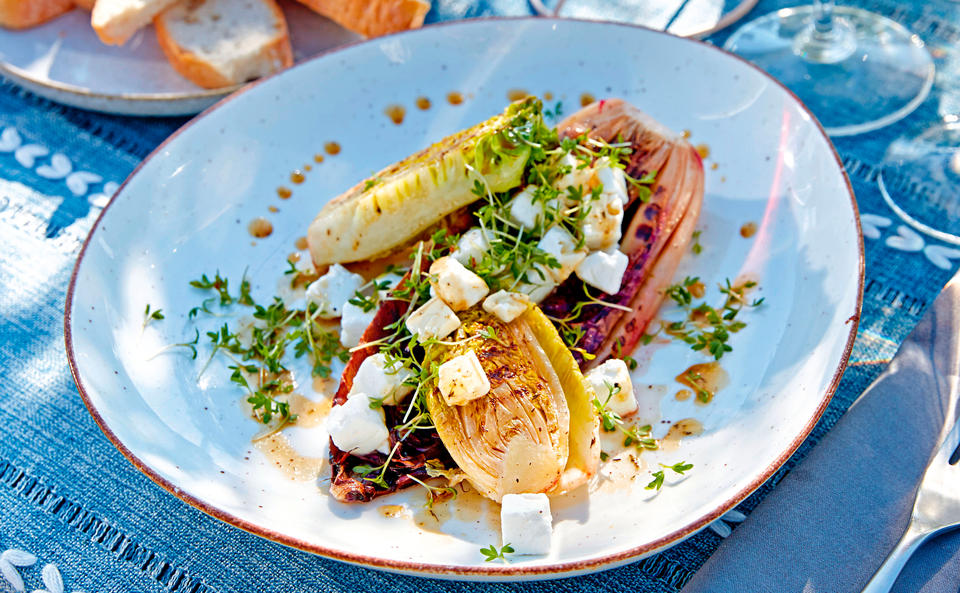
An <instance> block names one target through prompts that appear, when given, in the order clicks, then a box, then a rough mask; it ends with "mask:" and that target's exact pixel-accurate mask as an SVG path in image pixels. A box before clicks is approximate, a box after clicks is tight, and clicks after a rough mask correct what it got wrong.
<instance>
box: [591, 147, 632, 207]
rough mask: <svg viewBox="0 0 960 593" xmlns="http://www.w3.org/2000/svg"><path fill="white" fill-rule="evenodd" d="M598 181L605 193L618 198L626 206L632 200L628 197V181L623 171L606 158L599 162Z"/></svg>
mask: <svg viewBox="0 0 960 593" xmlns="http://www.w3.org/2000/svg"><path fill="white" fill-rule="evenodd" d="M596 175H597V181H598V182H599V183H600V185H602V186H603V193H605V194H608V195H611V196H616V198H617V199H619V200H620V202H621V203H622V204H623V205H624V206H626V204H627V201H628V200H629V199H630V198H629V196H628V195H627V179H626V177H625V176H624V174H623V169H621V168H620V167H614V166H613V165H611V164H610V161H609V159H607V158H606V157H604V158H602V159H599V160H598V161H597V173H596Z"/></svg>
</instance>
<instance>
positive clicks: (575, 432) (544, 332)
mask: <svg viewBox="0 0 960 593" xmlns="http://www.w3.org/2000/svg"><path fill="white" fill-rule="evenodd" d="M461 320H462V325H461V326H460V328H459V329H458V330H457V333H456V334H455V336H454V337H451V338H449V340H450V341H453V342H455V343H456V345H454V346H447V345H433V346H431V347H430V348H429V349H428V352H427V354H426V360H427V361H428V362H438V363H442V362H444V361H445V360H448V359H450V358H452V357H453V356H457V355H460V354H464V353H465V352H467V351H468V350H473V351H474V352H476V354H477V358H478V359H479V360H480V364H481V366H482V367H483V370H484V371H485V372H486V374H487V378H488V379H489V381H490V386H491V389H490V392H489V393H488V394H487V395H485V396H482V397H480V398H477V399H474V400H472V401H470V402H468V403H467V404H465V405H462V406H450V405H448V404H447V403H446V401H445V400H444V399H443V396H442V395H441V394H440V392H439V389H437V387H436V383H435V382H434V383H432V384H428V385H427V386H426V388H427V408H428V410H429V412H430V417H431V418H432V420H433V423H434V426H435V427H436V430H437V433H438V434H439V436H440V439H441V440H442V441H443V444H444V447H445V448H446V449H447V451H448V452H449V453H450V456H451V457H452V458H453V460H454V461H455V462H456V464H457V466H458V467H459V468H460V469H461V470H463V472H464V473H465V474H466V475H467V478H468V479H469V480H470V482H471V483H472V484H473V485H474V486H475V487H476V488H477V490H478V491H479V492H480V493H481V494H483V495H484V496H487V497H488V498H491V499H493V500H495V501H497V502H499V501H500V500H501V499H502V498H503V496H504V495H505V494H511V493H524V492H547V493H559V492H564V491H567V490H570V489H572V488H575V487H577V486H579V485H581V484H583V483H585V482H586V481H587V480H588V479H589V478H590V476H592V475H593V474H594V473H595V471H596V468H597V464H598V463H599V459H600V457H599V456H600V448H599V443H598V431H599V424H598V420H597V417H596V415H595V414H594V412H593V409H592V408H591V403H590V402H591V400H592V399H593V392H592V389H591V387H590V385H589V383H587V382H586V380H585V379H584V377H583V375H582V374H581V373H580V369H579V367H578V366H577V363H576V361H575V360H574V358H573V356H572V355H571V354H570V351H569V350H568V349H567V348H566V346H565V345H564V343H563V341H562V340H561V338H560V336H559V334H558V333H557V330H556V328H554V326H553V324H552V323H550V321H549V320H548V319H547V318H546V316H545V315H544V314H543V313H542V312H541V311H540V309H538V308H537V307H533V308H531V309H529V310H528V311H527V312H526V313H524V314H523V315H522V316H520V317H518V318H517V319H515V320H514V321H512V322H510V323H502V322H500V321H499V320H498V319H496V318H495V317H493V316H491V315H488V314H487V313H485V312H484V311H482V310H480V309H471V310H469V311H467V312H466V313H464V314H462V315H461ZM490 330H493V331H490ZM480 332H484V334H483V335H484V336H485V337H479V336H480ZM472 336H474V337H472ZM490 336H495V338H492V337H490Z"/></svg>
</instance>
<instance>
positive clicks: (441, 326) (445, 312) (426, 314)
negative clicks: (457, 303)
mask: <svg viewBox="0 0 960 593" xmlns="http://www.w3.org/2000/svg"><path fill="white" fill-rule="evenodd" d="M458 327H460V318H459V317H457V314H456V313H454V312H453V310H452V309H451V308H450V307H448V306H447V304H446V303H444V302H443V301H442V300H440V299H439V298H436V297H434V298H432V299H430V300H429V301H427V302H426V304H424V305H423V306H422V307H420V308H419V309H417V310H416V311H414V312H413V313H411V314H410V316H409V317H407V329H408V330H410V333H412V334H414V335H416V336H418V338H419V340H420V341H421V342H423V341H424V340H429V339H431V338H438V339H442V338H445V337H447V336H449V335H450V334H451V333H453V331H454V330H456V329H457V328H458Z"/></svg>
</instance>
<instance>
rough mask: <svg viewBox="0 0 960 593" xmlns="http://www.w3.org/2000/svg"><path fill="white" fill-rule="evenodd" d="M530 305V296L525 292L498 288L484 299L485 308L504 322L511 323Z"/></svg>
mask: <svg viewBox="0 0 960 593" xmlns="http://www.w3.org/2000/svg"><path fill="white" fill-rule="evenodd" d="M530 305H531V303H530V297H528V296H527V295H525V294H520V293H519V292H508V291H506V290H498V291H497V292H495V293H493V294H491V295H490V296H488V297H487V298H486V299H484V301H483V310H484V311H486V312H487V313H490V314H491V315H495V316H496V317H497V319H499V320H500V321H502V322H504V323H510V322H511V321H513V320H514V319H516V318H517V317H520V316H521V315H523V313H524V311H526V310H527V309H528V308H529V307H530Z"/></svg>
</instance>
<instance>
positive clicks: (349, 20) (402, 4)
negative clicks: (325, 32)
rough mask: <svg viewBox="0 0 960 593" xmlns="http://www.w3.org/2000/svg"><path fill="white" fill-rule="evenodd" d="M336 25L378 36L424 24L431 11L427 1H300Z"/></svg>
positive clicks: (369, 35)
mask: <svg viewBox="0 0 960 593" xmlns="http://www.w3.org/2000/svg"><path fill="white" fill-rule="evenodd" d="M300 2H301V3H302V4H305V5H307V6H309V7H310V8H312V9H313V10H314V11H316V12H319V13H320V14H322V15H323V16H325V17H327V18H328V19H330V20H332V21H334V22H335V23H337V24H338V25H340V26H342V27H345V28H347V29H349V30H351V31H353V32H355V33H360V34H361V35H365V36H367V37H377V36H379V35H386V34H387V33H396V32H397V31H405V30H407V29H416V28H418V27H420V26H422V25H423V19H424V17H425V16H427V12H428V11H429V10H430V2H428V1H426V0H300Z"/></svg>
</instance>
